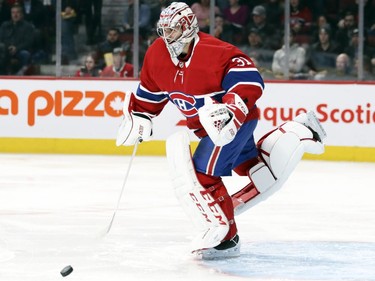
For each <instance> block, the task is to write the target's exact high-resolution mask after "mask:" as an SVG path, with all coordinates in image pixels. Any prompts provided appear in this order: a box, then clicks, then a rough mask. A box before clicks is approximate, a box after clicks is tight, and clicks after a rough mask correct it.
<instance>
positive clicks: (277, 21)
mask: <svg viewBox="0 0 375 281" xmlns="http://www.w3.org/2000/svg"><path fill="white" fill-rule="evenodd" d="M262 5H263V7H264V8H265V9H266V11H267V22H268V23H269V24H270V25H271V26H275V27H279V26H281V18H282V15H283V13H284V6H283V5H284V1H281V0H268V1H267V2H266V3H263V4H262Z"/></svg>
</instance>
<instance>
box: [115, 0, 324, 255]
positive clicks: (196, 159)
mask: <svg viewBox="0 0 375 281" xmlns="http://www.w3.org/2000/svg"><path fill="white" fill-rule="evenodd" d="M158 34H159V36H160V38H158V39H157V40H155V42H154V43H153V44H152V45H151V46H150V47H149V49H148V50H147V53H146V56H145V59H144V62H143V66H142V71H141V77H140V84H139V86H138V89H137V91H136V93H134V94H133V93H127V94H126V96H125V101H124V119H123V122H122V124H121V125H120V129H119V132H118V136H117V141H116V142H117V145H134V144H135V143H136V142H137V141H138V140H139V139H140V138H142V140H148V139H150V137H151V134H152V118H153V117H155V116H157V115H158V114H160V113H161V112H162V110H163V108H164V107H165V105H166V104H167V103H168V101H170V102H172V103H173V104H174V105H175V106H176V107H177V108H178V109H179V110H180V111H181V113H182V114H183V115H184V116H185V117H186V121H187V127H188V128H189V129H190V130H192V131H194V133H195V135H196V136H197V137H198V138H199V139H200V141H199V144H198V147H197V149H196V150H195V152H194V154H193V155H191V152H190V148H189V143H190V141H189V138H188V135H187V132H179V133H176V134H174V135H172V136H171V137H169V138H168V140H167V158H168V162H169V166H170V171H171V176H172V182H173V186H174V189H175V193H176V197H177V199H178V200H179V202H180V204H181V206H182V207H183V209H184V210H185V211H186V213H187V215H188V216H189V217H190V218H191V219H192V221H193V223H194V224H195V225H196V226H197V229H198V235H197V236H196V238H195V239H194V240H193V241H192V253H194V254H195V255H197V256H199V257H201V258H203V259H218V258H230V257H236V256H239V255H240V246H241V243H240V238H239V234H238V230H237V225H236V222H235V215H239V214H241V213H243V212H245V211H246V210H248V209H249V208H250V207H252V206H254V205H256V204H257V203H259V202H260V201H262V200H265V199H266V198H268V197H269V196H270V195H272V194H273V193H274V192H276V191H277V190H279V189H280V188H281V187H282V185H283V183H284V182H285V181H286V180H287V179H288V177H289V176H290V174H291V173H292V172H293V170H294V169H295V167H296V165H297V164H298V162H299V161H300V160H301V158H302V156H303V154H304V153H306V152H307V153H314V154H320V153H323V151H324V145H323V139H324V137H325V136H326V134H325V132H324V129H323V128H322V126H321V125H320V123H319V121H318V119H317V118H316V117H315V115H314V113H313V112H307V113H303V114H301V115H299V116H297V117H296V118H295V119H294V120H293V121H289V122H286V123H284V124H282V125H281V126H279V127H277V128H275V129H274V130H272V131H271V132H269V133H267V134H266V135H265V136H263V137H262V138H261V139H260V140H259V141H257V143H255V140H254V136H253V132H254V130H255V128H256V126H257V123H258V110H257V107H256V102H257V100H258V99H259V98H260V97H261V96H262V94H263V90H264V82H263V79H262V77H261V75H260V74H259V72H258V70H257V68H256V66H255V65H254V63H253V62H252V61H251V59H250V58H249V57H248V56H246V55H245V54H244V53H242V52H241V51H240V50H239V49H238V48H236V47H235V46H233V45H230V44H228V43H226V42H223V41H220V40H218V39H216V38H214V37H212V36H210V35H208V34H206V33H202V32H199V29H198V23H197V18H196V16H195V15H194V13H193V12H192V11H191V9H190V8H189V6H188V5H186V4H185V3H182V2H173V3H172V4H170V6H168V7H167V8H166V9H164V10H163V11H162V12H161V14H160V19H159V21H158ZM233 172H235V173H237V174H238V175H240V176H247V177H249V178H250V183H249V184H248V185H247V186H246V187H244V188H242V189H240V190H239V191H238V192H237V193H235V194H232V195H230V194H228V191H227V189H226V187H225V185H224V183H223V181H222V177H223V176H231V175H232V173H233Z"/></svg>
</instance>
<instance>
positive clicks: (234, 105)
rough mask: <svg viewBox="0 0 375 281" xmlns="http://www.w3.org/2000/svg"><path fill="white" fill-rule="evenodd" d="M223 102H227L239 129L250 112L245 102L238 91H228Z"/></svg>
mask: <svg viewBox="0 0 375 281" xmlns="http://www.w3.org/2000/svg"><path fill="white" fill-rule="evenodd" d="M223 103H225V104H226V106H227V108H228V110H229V112H230V114H231V115H232V118H233V121H234V123H235V125H236V128H237V129H238V128H239V127H241V125H242V124H243V122H245V120H246V116H247V114H248V113H249V109H248V108H247V106H246V104H245V102H244V101H243V100H242V99H241V97H240V96H239V95H237V94H236V93H231V92H230V93H227V94H226V95H224V96H223Z"/></svg>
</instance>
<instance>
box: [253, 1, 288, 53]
mask: <svg viewBox="0 0 375 281" xmlns="http://www.w3.org/2000/svg"><path fill="white" fill-rule="evenodd" d="M254 28H255V29H257V30H258V33H259V35H260V37H261V38H262V42H263V47H264V48H265V49H272V50H276V49H278V48H280V40H281V37H280V34H281V32H280V31H279V30H278V28H276V27H275V26H272V25H271V24H269V23H268V20H267V14H266V9H265V8H264V7H263V6H261V5H258V6H255V7H254V9H253V11H252V21H250V23H249V24H248V25H247V30H251V29H254Z"/></svg>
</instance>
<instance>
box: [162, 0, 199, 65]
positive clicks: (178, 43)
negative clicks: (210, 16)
mask: <svg viewBox="0 0 375 281" xmlns="http://www.w3.org/2000/svg"><path fill="white" fill-rule="evenodd" d="M157 31H158V34H159V36H160V37H161V38H163V40H164V42H165V44H166V46H167V49H168V51H169V53H170V54H171V56H172V57H173V58H175V57H178V56H179V55H180V54H181V53H182V51H183V49H184V47H185V46H186V44H188V43H190V42H191V40H193V38H194V36H195V35H196V34H197V33H198V31H199V27H198V21H197V17H196V16H195V14H194V13H193V11H192V10H191V9H190V7H189V6H188V5H187V4H185V3H181V2H173V3H172V4H171V5H169V6H168V7H167V8H165V9H164V10H163V11H162V12H161V14H160V19H159V21H158V24H157Z"/></svg>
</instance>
